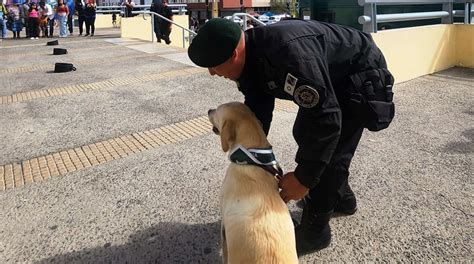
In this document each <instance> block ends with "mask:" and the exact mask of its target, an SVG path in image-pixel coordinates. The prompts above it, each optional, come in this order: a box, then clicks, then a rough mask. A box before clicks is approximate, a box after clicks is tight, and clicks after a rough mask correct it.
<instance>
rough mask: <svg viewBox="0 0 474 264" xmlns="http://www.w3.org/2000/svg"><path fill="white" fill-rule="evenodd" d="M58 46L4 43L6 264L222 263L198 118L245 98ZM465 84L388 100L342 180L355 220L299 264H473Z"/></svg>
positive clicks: (146, 54) (287, 124) (222, 164)
mask: <svg viewBox="0 0 474 264" xmlns="http://www.w3.org/2000/svg"><path fill="white" fill-rule="evenodd" d="M59 41H60V43H61V45H60V46H61V47H64V48H67V49H68V51H69V53H68V54H67V55H64V56H52V55H51V53H52V47H48V46H45V42H46V40H43V39H40V40H36V41H33V40H23V39H22V40H15V41H13V40H6V41H3V42H1V43H0V45H1V46H0V54H1V56H0V57H1V58H2V63H1V65H2V66H0V80H2V81H1V82H0V124H1V125H0V139H1V140H0V211H1V214H0V222H1V223H2V225H0V259H2V260H3V261H2V262H6V263H16V262H43V263H50V262H60V263H83V262H96V263H102V262H114V263H125V262H128V263H141V262H157V263H176V262H177V263H216V262H219V258H220V252H219V207H218V194H219V190H220V184H221V182H222V179H223V175H224V171H225V168H226V166H227V164H228V161H227V159H226V157H225V154H224V153H222V152H221V151H220V149H219V141H218V138H217V137H216V136H215V135H213V134H212V133H210V126H209V123H208V122H207V120H206V117H205V115H206V113H207V110H208V109H209V108H213V107H215V106H217V105H218V104H220V103H223V102H228V101H231V100H242V99H243V98H242V96H241V95H240V94H239V93H238V91H237V89H236V87H235V84H234V83H232V82H230V81H228V80H225V79H221V78H217V77H212V76H210V75H208V74H207V73H206V71H205V70H203V69H200V68H197V67H194V66H193V65H192V63H191V62H190V61H189V59H188V58H187V56H186V52H185V50H182V49H179V48H171V47H169V46H165V45H160V44H156V43H154V44H151V43H146V42H142V41H138V40H126V39H120V38H118V32H117V31H114V30H98V32H97V36H96V37H94V38H85V37H72V38H67V39H59ZM55 62H71V63H74V65H75V66H76V67H77V71H75V72H69V73H59V74H58V73H53V72H52V70H53V69H54V63H55ZM473 83H474V71H473V70H469V69H459V68H458V69H450V70H447V71H444V72H441V73H437V74H434V75H430V76H424V77H421V78H418V79H416V80H413V81H409V82H406V83H403V84H399V85H397V87H396V90H395V91H396V101H397V117H396V120H395V121H394V123H393V124H392V126H391V127H390V128H389V129H388V130H386V131H383V132H380V133H370V132H366V133H365V134H364V137H363V139H362V142H361V143H360V148H359V149H358V152H357V154H356V157H355V159H354V162H353V165H352V168H351V170H352V176H351V184H352V186H353V189H354V191H355V192H356V194H357V197H358V198H359V211H358V212H357V214H355V215H354V216H351V217H337V218H334V219H333V220H332V222H331V226H332V229H333V235H334V236H333V241H332V244H331V246H330V247H329V248H328V249H325V250H323V251H321V252H318V253H316V254H313V255H310V256H306V257H304V258H301V262H302V263H312V262H315V261H329V262H336V261H338V262H340V261H351V262H352V261H358V262H359V261H416V262H418V261H425V262H426V261H436V262H440V261H470V260H472V259H473V257H474V256H473V251H472V248H474V245H473V231H472V230H474V224H473V214H474V212H473V193H474V188H473V180H472V169H473V157H474V155H473V153H474V149H473V146H474V145H473V142H472V141H473V139H474V131H473V127H474V126H473V125H474V120H473V115H474V109H473V108H472V107H473V105H474V104H473V103H474V102H473V101H474V99H473V98H474V89H473V88H474V85H473ZM296 111H297V109H296V107H295V106H294V105H293V104H292V103H291V102H283V101H278V102H277V109H276V112H275V113H274V122H273V125H272V129H271V132H270V137H269V140H270V142H271V143H272V144H273V145H274V148H275V151H276V154H277V157H278V158H279V159H280V161H281V163H282V165H283V167H284V169H285V170H290V169H292V168H294V166H295V164H294V161H293V159H294V156H293V155H294V154H293V153H294V152H295V150H296V145H295V143H294V142H293V140H292V137H291V124H292V122H293V120H294V118H295V115H296ZM289 206H290V210H291V211H292V214H293V215H295V216H299V215H300V213H301V210H300V209H299V208H297V207H296V206H295V204H294V203H290V205H289Z"/></svg>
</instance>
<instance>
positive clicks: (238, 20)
mask: <svg viewBox="0 0 474 264" xmlns="http://www.w3.org/2000/svg"><path fill="white" fill-rule="evenodd" d="M224 18H225V19H228V20H232V16H225V17H224ZM233 21H234V22H235V23H237V24H239V25H240V26H242V25H243V24H244V21H243V20H242V19H241V18H240V17H234V20H233Z"/></svg>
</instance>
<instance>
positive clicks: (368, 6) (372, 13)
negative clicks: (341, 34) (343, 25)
mask: <svg viewBox="0 0 474 264" xmlns="http://www.w3.org/2000/svg"><path fill="white" fill-rule="evenodd" d="M364 16H368V17H370V23H366V24H364V26H363V30H364V32H368V33H370V32H374V33H375V32H377V5H376V4H375V3H364Z"/></svg>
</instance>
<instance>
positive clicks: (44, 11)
mask: <svg viewBox="0 0 474 264" xmlns="http://www.w3.org/2000/svg"><path fill="white" fill-rule="evenodd" d="M39 13H40V27H41V28H42V31H43V34H44V37H48V38H49V37H52V36H53V31H54V11H53V8H52V7H51V5H50V4H47V3H46V2H45V1H44V0H41V1H40V2H39ZM43 20H44V22H43ZM48 26H49V35H48Z"/></svg>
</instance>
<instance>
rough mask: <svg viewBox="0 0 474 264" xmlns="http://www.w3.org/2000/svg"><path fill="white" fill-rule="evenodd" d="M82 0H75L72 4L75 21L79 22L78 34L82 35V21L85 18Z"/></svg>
mask: <svg viewBox="0 0 474 264" xmlns="http://www.w3.org/2000/svg"><path fill="white" fill-rule="evenodd" d="M84 8H85V5H84V2H82V0H76V4H75V5H74V9H75V11H76V12H77V20H78V21H77V22H78V24H79V36H82V31H83V28H84V22H85V20H86V17H85V15H84Z"/></svg>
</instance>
